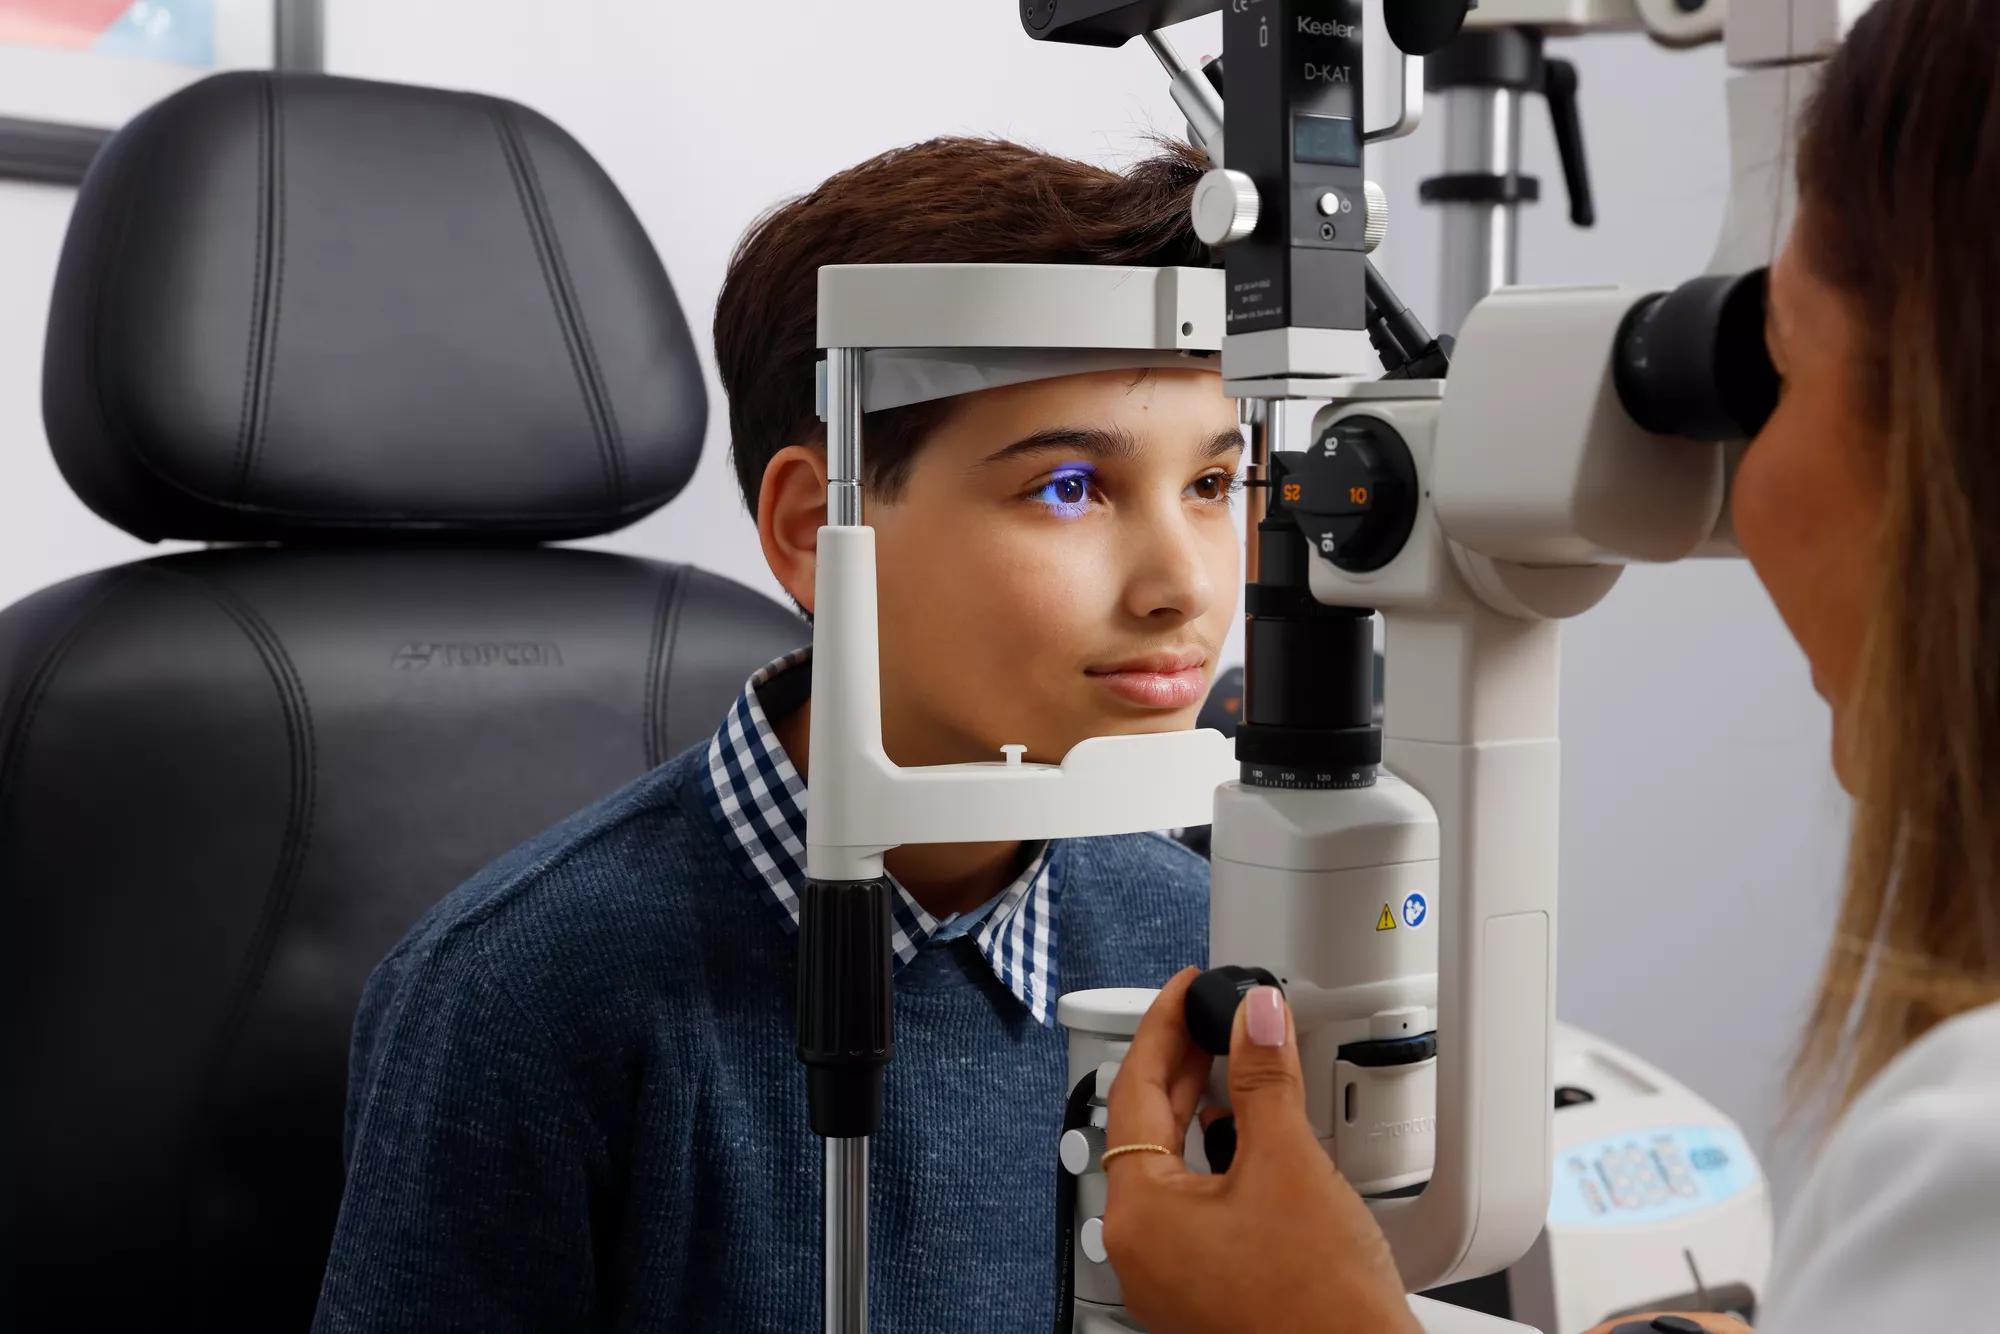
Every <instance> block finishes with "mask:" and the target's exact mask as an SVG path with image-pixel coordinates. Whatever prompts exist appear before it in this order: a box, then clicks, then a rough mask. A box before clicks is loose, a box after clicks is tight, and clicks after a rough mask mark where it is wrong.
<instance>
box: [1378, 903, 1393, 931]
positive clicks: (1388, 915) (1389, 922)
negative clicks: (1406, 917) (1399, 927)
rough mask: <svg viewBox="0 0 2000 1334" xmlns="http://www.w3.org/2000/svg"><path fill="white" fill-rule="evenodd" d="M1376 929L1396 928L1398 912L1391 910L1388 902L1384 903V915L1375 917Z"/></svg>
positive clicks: (1389, 929) (1388, 929)
mask: <svg viewBox="0 0 2000 1334" xmlns="http://www.w3.org/2000/svg"><path fill="white" fill-rule="evenodd" d="M1375 929H1376V930H1377V931H1394V930H1395V929H1396V914H1394V913H1392V912H1390V911H1389V905H1388V904H1386V903H1385V904H1383V905H1382V915H1381V916H1380V917H1378V918H1376V919H1375Z"/></svg>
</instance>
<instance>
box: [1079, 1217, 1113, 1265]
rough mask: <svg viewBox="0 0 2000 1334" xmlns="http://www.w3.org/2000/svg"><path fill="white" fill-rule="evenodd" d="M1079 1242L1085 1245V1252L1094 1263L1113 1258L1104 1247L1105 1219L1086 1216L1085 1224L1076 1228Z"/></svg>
mask: <svg viewBox="0 0 2000 1334" xmlns="http://www.w3.org/2000/svg"><path fill="white" fill-rule="evenodd" d="M1076 1240H1077V1244H1078V1245H1080V1246H1082V1247H1083V1254H1084V1257H1085V1258H1086V1259H1088V1260H1089V1261H1090V1262H1091V1263H1092V1264H1099V1265H1101V1264H1103V1263H1105V1262H1106V1261H1107V1260H1109V1259H1110V1258H1111V1252H1110V1251H1107V1250H1105V1249H1104V1220H1103V1219H1101V1218H1086V1219H1084V1220H1083V1226H1082V1227H1080V1228H1078V1229H1077V1230H1076Z"/></svg>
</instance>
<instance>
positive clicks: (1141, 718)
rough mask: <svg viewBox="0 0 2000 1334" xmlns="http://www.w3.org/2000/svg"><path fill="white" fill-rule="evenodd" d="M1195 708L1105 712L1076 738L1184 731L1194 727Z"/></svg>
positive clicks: (1079, 739)
mask: <svg viewBox="0 0 2000 1334" xmlns="http://www.w3.org/2000/svg"><path fill="white" fill-rule="evenodd" d="M1196 713H1197V710H1195V709H1175V710H1173V711H1172V712H1165V711H1151V712H1146V713H1120V714H1112V713H1107V714H1103V715H1101V716H1099V717H1098V718H1096V719H1095V720H1093V722H1092V724H1091V727H1090V730H1088V731H1086V732H1084V733H1082V734H1081V735H1079V736H1078V737H1077V738H1076V739H1077V740H1078V741H1081V740H1083V739H1084V737H1093V736H1138V735H1140V734H1142V733H1151V732H1186V731H1189V730H1190V729H1192V728H1193V727H1194V720H1195V715H1196Z"/></svg>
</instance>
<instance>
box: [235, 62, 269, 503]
mask: <svg viewBox="0 0 2000 1334" xmlns="http://www.w3.org/2000/svg"><path fill="white" fill-rule="evenodd" d="M270 122H271V102H270V87H269V85H262V86H260V89H259V95H258V98H257V208H256V212H257V245H256V250H255V252H254V255H253V267H252V269H251V274H250V313H249V315H248V316H247V317H245V319H244V321H243V323H244V327H245V328H246V330H247V331H248V332H247V334H246V336H245V338H244V340H243V396H242V399H241V401H240V402H239V404H238V406H237V409H236V450H235V452H234V453H233V454H231V455H230V459H229V471H230V475H231V476H233V477H235V478H237V479H238V486H237V490H238V492H239V493H240V492H241V490H242V486H241V478H242V476H243V456H244V454H245V452H246V451H247V450H248V449H249V447H250V430H251V422H252V420H253V419H254V418H255V416H256V412H257V398H256V394H257V342H258V327H257V326H258V323H259V322H260V320H261V319H262V317H263V311H264V268H265V265H266V264H267V263H268V262H269V260H268V258H267V251H266V248H265V242H266V239H267V238H266V235H265V231H264V221H265V218H266V216H267V214H268V212H269V210H268V209H267V208H266V207H265V203H264V200H265V196H266V194H267V190H266V186H265V179H264V175H265V172H266V171H267V170H268V169H269V164H270V149H269V147H268V142H267V141H268V140H269V138H270V134H271V123H270Z"/></svg>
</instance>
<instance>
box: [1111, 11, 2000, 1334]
mask: <svg viewBox="0 0 2000 1334" xmlns="http://www.w3.org/2000/svg"><path fill="white" fill-rule="evenodd" d="M1996 89H2000V0H1876V3H1875V5H1874V7H1873V8H1872V9H1870V10H1868V11H1867V12H1866V13H1865V14H1864V15H1863V16H1862V18H1861V19H1860V21H1859V22H1858V23H1856V25H1855V26H1854V28H1853V31H1852V34H1851V35H1850V36H1849V37H1848V39H1847V41H1846V43H1845V45H1844V46H1843V47H1842V49H1841V50H1840V51H1839V52H1838V53H1837V54H1836V55H1835V56H1834V58H1833V59H1832V61H1831V62H1829V64H1828V65H1827V67H1826V70H1825V81H1824V84H1823V85H1822V90H1821V92H1820V93H1819V95H1818V99H1817V101H1816V103H1815V104H1814V106H1813V109H1812V111H1811V114H1810V116H1809V118H1808V123H1807V125H1806V127H1805V130H1804V137H1803V141H1802V144H1801V147H1800V153H1799V167H1798V170H1799V185H1800V208H1799V216H1798V222H1797V225H1796V226H1795V228H1794V230H1793V232H1792V235H1791V237H1790V239H1789V241H1788V243H1787V245H1786V247H1785V249H1784V252H1783V254H1782V255H1781V256H1780V257H1779V259H1778V261H1777V263H1776V265H1775V266H1774V267H1773V268H1772V271H1771V280H1770V301H1769V319H1768V325H1767V331H1766V336H1767V339H1768V341H1769V344H1770V349H1771V356H1772V359H1773V360H1774V361H1775V363H1776V365H1777V368H1778V372H1779V374H1780V375H1781V376H1782V377H1783V386H1784V387H1783V391H1782V393H1781V396H1780V399H1779V403H1778V407H1777V410H1776V411H1775V412H1774V413H1773V414H1772V416H1771V419H1770V423H1769V424H1768V425H1767V426H1766V427H1765V428H1764V431H1763V433H1762V434H1761V435H1759V436H1758V437H1757V439H1756V440H1755V441H1754V442H1753V443H1752V445H1751V447H1750V449H1749V452H1748V453H1747V455H1746V456H1745V457H1744V459H1743V462H1742V466H1741V469H1740V471H1739V472H1738V474H1737V478H1736V487H1735V491H1734V502H1733V503H1734V513H1735V521H1736V528H1737V532H1738V535H1739V538H1740V540H1741V543H1742V546H1743V550H1744V553H1745V554H1746V555H1747V556H1748V557H1749V558H1750V562H1751V564H1752V566H1753V567H1754V568H1755V569H1756V571H1757V574H1758V576H1759V578H1761V579H1762V580H1763V582H1764V585H1765V587H1766V588H1767V589H1768V590H1769V592H1770V595H1771V600H1772V601H1773V602H1774V603H1775V604H1776V605H1777V609H1778V613H1779V615H1780V616H1781V617H1783V619H1784V622H1785V624H1786V626H1787V627H1788V628H1789V629H1790V630H1791V632H1792V634H1793V636H1794V637H1795V638H1797V640H1798V641H1799V645H1800V647H1802V648H1803V649H1804V650H1805V655H1806V657H1807V659H1808V660H1809V662H1810V663H1811V666H1812V674H1813V682H1814V685H1815V687H1816V688H1817V690H1818V691H1819V693H1820V694H1821V695H1822V696H1823V697H1824V698H1825V699H1826V701H1827V703H1828V705H1829V706H1830V707H1831V709H1832V711H1833V766H1834V769H1835V771H1836V773H1837V774H1838V776H1839V778H1840V781H1841V783H1842V785H1843V786H1844V787H1845V788H1846V789H1847V790H1848V792H1849V793H1850V794H1851V795H1852V796H1853V799H1854V816H1853V833H1852V842H1851V845H1850V848H1849V852H1848V864H1847V873H1846V878H1847V884H1846V894H1845V899H1844V901H1843V904H1842V908H1841V913H1840V920H1839V925H1838V928H1837V931H1836V935H1835V941H1834V945H1833V950H1832V953H1831V956H1830V957H1829V958H1828V960H1827V962H1826V965H1825V969H1824V972H1823V975H1822V978H1821V981H1820V988H1819V995H1818V999H1817V1001H1816V1003H1815V1005H1814V1007H1813V1010H1812V1014H1811V1018H1810V1021H1809V1023H1808V1026H1807V1029H1806V1033H1805V1039H1804V1044H1803V1047H1802V1049H1801V1052H1800V1056H1799V1060H1798V1063H1797V1066H1796V1069H1795V1071H1794V1076H1795V1093H1796V1095H1797V1097H1798V1099H1799V1102H1800V1105H1801V1107H1802V1108H1804V1109H1807V1110H1813V1111H1817V1112H1819V1113H1820V1114H1821V1115H1822V1116H1823V1117H1824V1118H1825V1119H1826V1121H1830V1122H1831V1131H1830V1134H1829V1135H1828V1137H1827V1138H1826V1140H1825V1142H1824V1144H1823V1146H1822V1148H1821V1150H1820V1153H1819V1157H1818V1159H1817V1162H1816V1164H1815V1166H1814V1170H1813V1172H1812V1174H1811V1176H1810V1178H1809V1179H1808V1181H1807V1182H1806V1184H1805V1186H1804V1188H1803V1190H1802V1191H1801V1193H1800V1195H1799V1197H1798V1199H1797V1201H1796V1203H1795V1204H1794V1206H1793V1209H1792V1212H1791V1215H1790V1217H1789V1219H1788V1220H1787V1224H1786V1227H1785V1229H1784V1232H1783V1234H1782V1235H1781V1237H1780V1239H1779V1244H1778V1248H1777V1254H1776V1259H1775V1263H1774V1267H1773V1272H1772V1275H1771V1282H1770V1290H1769V1293H1768V1297H1767V1300H1766V1302H1765V1304H1764V1314H1763V1317H1762V1318H1761V1319H1760V1321H1759V1323H1758V1330H1759V1334H1864V1331H1865V1332H1866V1334H1880V1331H1885V1330H1895V1331H1902V1330H1911V1331H1930V1330H1946V1329H1952V1330H1956V1329H1966V1330H1971V1329H2000V93H1996ZM1192 974H1193V970H1189V971H1188V972H1187V973H1184V974H1182V975H1181V976H1179V977H1177V978H1175V979H1174V981H1173V982H1172V984H1170V985H1169V986H1168V987H1167V988H1166V989H1165V990H1164V991H1163V992H1162V993H1161V994H1160V997H1159V1000H1158V1001H1157V1002H1156V1003H1155V1004H1154V1006H1153V1008H1152V1010H1151V1011H1150V1012H1149V1013H1148V1014H1147V1016H1146V1021H1145V1023H1144V1025H1143V1026H1142V1027H1141V1029H1140V1030H1139V1033H1138V1036H1137V1038H1136V1039H1135V1041H1134V1042H1133V1045H1132V1050H1131V1053H1130V1056H1129V1058H1128V1059H1127V1060H1126V1061H1125V1062H1124V1065H1123V1067H1122V1070H1121V1078H1120V1079H1119V1080H1118V1082H1117V1084H1116V1086H1115V1088H1114V1090H1113V1092H1112V1097H1111V1107H1110V1125H1109V1127H1108V1130H1107V1134H1106V1139H1107V1141H1108V1142H1109V1143H1110V1144H1111V1145H1114V1146H1116V1145H1126V1144H1131V1145H1139V1144H1152V1145H1159V1144H1178V1143H1180V1141H1181V1132H1180V1130H1179V1129H1178V1127H1181V1126H1184V1125H1186V1124H1187V1121H1188V1118H1189V1116H1190V1115H1191V1114H1192V1113H1193V1111H1194V1108H1195V1105H1196V1100H1197V1098H1198V1095H1199V1093H1200V1090H1201V1088H1202V1086H1203V1083H1204V1081H1205V1079H1206V1076H1207V1066H1208V1061H1207V1058H1206V1057H1205V1056H1204V1055H1203V1054H1202V1053H1201V1051H1200V1050H1199V1049H1198V1048H1195V1047H1193V1046H1192V1045H1191V1044H1190V1043H1189V1042H1188V1041H1187V1040H1186V1036H1185V1033H1186V1030H1185V1027H1184V1025H1183V1022H1182V1014H1183V1000H1184V997H1185V995H1186V991H1187V984H1188V981H1189V979H1190V977H1191V976H1192ZM1229 1076H1230V1097H1231V1101H1232V1103H1233V1104H1234V1108H1235V1115H1236V1118H1237V1138H1238V1147H1237V1153H1236V1157H1235V1160H1234V1163H1233V1165H1232V1166H1231V1168H1230V1170H1229V1171H1228V1172H1227V1173H1226V1174H1224V1175H1219V1176H1208V1175H1193V1174H1190V1173H1189V1172H1188V1171H1187V1169H1186V1168H1185V1166H1184V1165H1183V1164H1182V1162H1181V1160H1180V1158H1179V1156H1178V1155H1177V1154H1167V1153H1149V1152H1132V1153H1126V1154H1121V1155H1119V1156H1118V1157H1117V1158H1115V1159H1114V1160H1113V1161H1112V1162H1111V1163H1109V1164H1108V1166H1107V1172H1108V1176H1109V1190H1110V1198H1109V1204H1108V1207H1107V1209H1106V1212H1105V1233H1104V1241H1105V1245H1106V1246H1107V1247H1108V1248H1109V1250H1110V1254H1111V1259H1112V1262H1113V1264H1114V1265H1115V1267H1116V1268H1117V1272H1118V1277H1119V1280H1120V1283H1121V1285H1122V1287H1123V1289H1124V1294H1125V1300H1126V1303H1127V1305H1128V1306H1129V1308H1130V1309H1131V1310H1132V1311H1133V1313H1134V1314H1135V1315H1137V1316H1138V1317H1139V1318H1140V1319H1141V1320H1143V1321H1144V1322H1145V1325H1146V1328H1147V1329H1148V1330H1151V1331H1153V1332H1154V1334H1238V1332H1239V1331H1245V1330H1257V1331H1264V1330H1270V1331H1283V1332H1284V1334H1321V1332H1326V1334H1332V1332H1334V1331H1341V1332H1344V1331H1370V1332H1373V1331H1410V1330H1415V1329H1416V1328H1417V1326H1416V1323H1415V1321H1414V1320H1413V1318H1412V1317H1411V1315H1410V1311H1409V1308H1408V1306H1407V1305H1406V1304H1405V1300H1404V1296H1403V1285H1402V1283H1401V1281H1400V1280H1399V1279H1398V1277H1397V1274H1396V1268H1395V1262H1394V1260H1393V1258H1392V1256H1391V1255H1390V1252H1389V1248H1388V1245H1387V1243H1386V1242H1385V1241H1384V1239H1383V1237H1382V1234H1381V1232H1380V1231H1379V1230H1378V1229H1377V1227H1376V1225H1375V1223H1374V1220H1373V1218H1372V1217H1371V1215H1370V1214H1369V1212H1368V1210H1367V1208H1366V1206H1364V1205H1363V1203H1362V1201H1361V1200H1360V1198H1359V1197H1358V1196H1357V1195H1356V1194H1355V1193H1354V1191H1353V1189H1352V1188H1350V1187H1349V1185H1348V1184H1347V1182H1346V1181H1345V1180H1343V1179H1342V1178H1341V1176H1340V1175H1339V1174H1338V1173H1337V1172H1336V1171H1335V1170H1334V1169H1333V1168H1332V1166H1331V1165H1330V1164H1329V1162H1328V1160H1327V1157H1326V1155H1325V1153H1324V1152H1323V1151H1322V1150H1321V1149H1320V1147H1319V1145H1318V1144H1317V1142H1316V1141H1315V1140H1314V1138H1313V1134H1312V1130H1311V1128H1310V1126H1309V1125H1308V1123H1307V1121H1306V1118H1305V1112H1304V1098H1303V1094H1302V1092H1301V1085H1300V1076H1299V1066H1298V1053H1297V1049H1296V1044H1295V1040H1294V1037H1293V1033H1292V1026H1291V1018H1290V1015H1289V1014H1288V1013H1287V1010H1286V1007H1285V1005H1284V1000H1283V997H1282V996H1281V995H1280V993H1279V992H1277V991H1276V990H1273V989H1271V988H1262V987H1260V988H1258V989H1257V990H1255V991H1253V992H1252V993H1250V995H1249V996H1248V997H1247V998H1246V1000H1245V1003H1244V1004H1243V1005H1242V1006H1241V1007H1240V1010H1239V1013H1238V1016H1237V1021H1236V1032H1235V1036H1234V1043H1233V1045H1232V1047H1231V1050H1230V1063H1229ZM1834 1118H1837V1120H1835V1119H1834ZM1633 1318H1637V1317H1627V1319H1633ZM1697 1320H1698V1321H1699V1322H1700V1323H1703V1324H1705V1325H1706V1326H1707V1327H1708V1328H1709V1329H1711V1330H1717V1331H1722V1330H1730V1331H1735V1330H1741V1329H1742V1326H1740V1325H1738V1324H1736V1322H1734V1321H1731V1320H1726V1319H1723V1318H1721V1317H1716V1316H1702V1317H1697Z"/></svg>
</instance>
